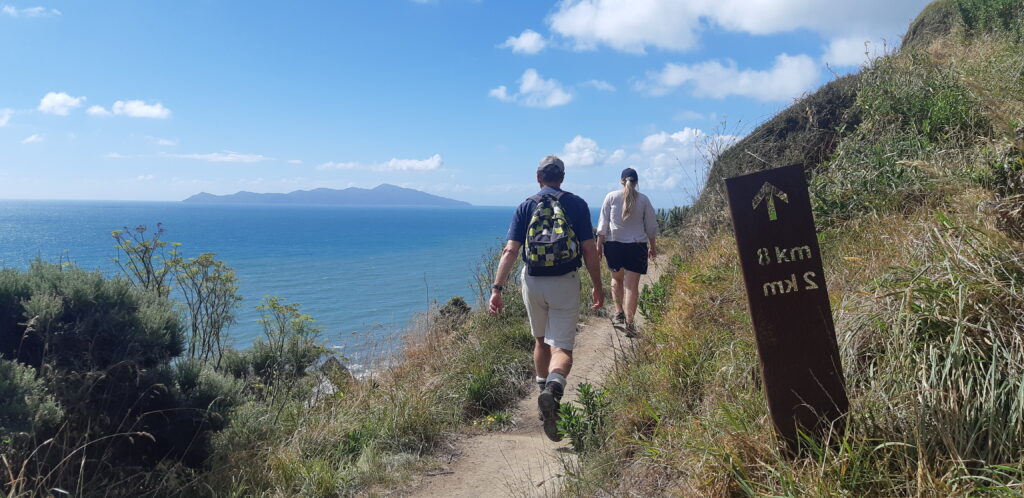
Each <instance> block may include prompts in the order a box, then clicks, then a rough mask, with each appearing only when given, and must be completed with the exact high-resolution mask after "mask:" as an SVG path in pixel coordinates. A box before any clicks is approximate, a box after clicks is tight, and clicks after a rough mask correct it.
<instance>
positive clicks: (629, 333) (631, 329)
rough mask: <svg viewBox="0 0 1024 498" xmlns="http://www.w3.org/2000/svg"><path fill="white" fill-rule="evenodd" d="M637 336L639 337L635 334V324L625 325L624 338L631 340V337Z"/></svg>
mask: <svg viewBox="0 0 1024 498" xmlns="http://www.w3.org/2000/svg"><path fill="white" fill-rule="evenodd" d="M637 335H639V334H637V331H636V324H635V323H627V324H626V337H630V338H633V337H636V336H637Z"/></svg>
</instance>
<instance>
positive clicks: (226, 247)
mask: <svg viewBox="0 0 1024 498" xmlns="http://www.w3.org/2000/svg"><path fill="white" fill-rule="evenodd" d="M512 212H513V208H512V207H459V208H421V207H415V208H414V207H350V206H270V205H200V204H186V203H172V202H123V201H110V202H103V201H0V266H3V267H6V268H11V267H13V268H26V267H27V266H28V265H29V264H30V263H31V261H33V260H34V259H36V258H41V259H43V260H46V261H51V262H59V261H71V262H73V263H75V264H76V265H77V266H79V267H81V268H84V269H87V270H98V271H101V272H102V273H104V274H105V275H109V276H113V275H117V274H118V272H119V270H118V268H117V266H116V265H115V264H114V262H113V260H112V258H114V257H115V256H116V251H115V249H114V244H115V241H114V239H113V238H112V236H111V232H112V231H113V230H118V229H122V228H124V227H129V228H134V227H135V226H138V225H146V226H147V227H149V228H150V230H154V229H155V228H156V223H157V222H160V223H162V224H163V227H164V229H165V230H166V233H165V234H164V236H163V240H167V241H170V242H179V243H181V247H180V248H179V249H180V250H181V252H182V253H183V255H184V256H186V257H188V256H197V255H199V254H200V253H204V252H213V253H216V257H217V259H220V260H222V261H224V262H225V263H226V264H227V265H228V266H230V267H232V268H234V269H235V271H236V272H237V275H238V279H239V292H240V294H241V295H242V296H243V301H242V303H241V306H240V307H239V308H238V310H237V323H236V324H234V325H233V326H231V328H230V329H229V330H228V333H229V335H230V337H231V338H232V341H233V344H234V346H235V347H246V346H247V345H249V344H251V343H252V341H253V340H254V339H255V338H256V337H257V336H259V335H261V334H262V328H261V327H260V325H259V323H258V321H257V320H258V318H259V315H258V313H257V312H256V310H255V306H256V305H258V304H259V303H260V301H261V300H262V299H263V298H264V296H278V297H280V298H283V299H285V300H287V302H290V303H300V304H301V305H302V308H301V309H302V312H304V313H307V314H309V315H311V316H312V317H313V318H314V319H315V320H316V322H315V323H316V325H318V326H319V327H320V329H321V330H322V332H323V335H322V338H323V340H324V342H325V344H327V345H329V346H331V347H334V348H335V349H337V350H339V351H340V352H342V353H343V354H345V355H346V356H349V357H357V356H360V355H362V354H364V353H365V352H366V350H367V348H371V347H380V345H382V344H389V343H390V344H394V343H395V341H396V337H397V336H399V335H400V334H401V333H402V332H403V331H405V330H406V329H407V328H408V326H409V324H410V320H411V319H412V318H413V317H414V315H415V314H416V313H422V312H424V311H426V310H427V309H429V306H431V305H432V304H433V303H435V302H436V303H439V304H444V303H445V302H447V300H448V299H449V298H451V297H452V296H463V297H465V298H466V301H467V302H469V303H470V304H471V305H473V304H475V303H476V291H475V290H473V288H472V285H473V282H474V280H473V274H474V271H475V270H476V267H477V265H478V264H479V263H481V262H482V261H483V258H484V255H485V253H486V252H487V250H488V249H490V248H494V247H498V246H500V245H501V244H502V243H503V242H504V238H505V233H506V230H507V229H508V225H509V222H510V221H511V218H512Z"/></svg>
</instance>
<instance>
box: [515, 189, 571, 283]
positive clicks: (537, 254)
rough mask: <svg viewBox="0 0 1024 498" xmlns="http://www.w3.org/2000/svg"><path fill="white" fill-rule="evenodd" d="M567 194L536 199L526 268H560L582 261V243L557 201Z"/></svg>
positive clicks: (527, 234) (529, 229)
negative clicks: (559, 266) (580, 258)
mask: <svg viewBox="0 0 1024 498" xmlns="http://www.w3.org/2000/svg"><path fill="white" fill-rule="evenodd" d="M564 193H565V192H557V193H555V194H545V195H535V196H533V197H531V199H533V200H534V201H536V202H537V208H536V209H534V210H533V216H532V217H531V218H530V224H529V226H528V227H527V229H526V249H525V254H526V264H527V265H528V266H532V267H545V266H558V265H562V264H566V263H569V262H572V261H576V260H578V259H579V257H580V243H579V240H577V239H576V232H574V231H573V229H572V224H571V223H570V222H569V218H568V217H566V216H565V210H564V209H562V204H561V203H559V202H558V200H559V199H560V198H561V197H562V194H564Z"/></svg>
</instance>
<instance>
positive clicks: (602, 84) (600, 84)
mask: <svg viewBox="0 0 1024 498" xmlns="http://www.w3.org/2000/svg"><path fill="white" fill-rule="evenodd" d="M583 86H589V87H593V88H595V89H597V90H601V91H602V92H614V91H615V86H614V85H612V84H611V83H608V82H607V81H602V80H587V81H584V82H583Z"/></svg>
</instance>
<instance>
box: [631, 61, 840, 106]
mask: <svg viewBox="0 0 1024 498" xmlns="http://www.w3.org/2000/svg"><path fill="white" fill-rule="evenodd" d="M819 75H820V68H819V67H818V64H817V63H816V62H815V61H814V59H812V58H810V57H808V56H806V55H788V54H780V55H778V56H776V57H775V65H773V66H772V67H771V68H770V69H767V70H763V71H760V70H755V69H739V68H738V67H737V66H736V62H734V61H732V60H727V61H725V63H724V64H723V63H722V62H719V61H707V62H702V63H699V64H691V65H686V64H672V63H668V64H665V67H664V68H663V69H662V70H661V71H659V72H651V73H648V74H647V81H643V82H639V83H637V85H636V88H637V89H638V90H641V91H644V92H646V93H648V94H650V95H665V94H667V93H669V92H671V91H673V90H675V89H676V88H678V87H680V86H683V85H689V86H691V87H692V93H693V95H694V96H696V97H711V98H724V97H728V96H730V95H740V96H744V97H750V98H753V99H757V100H760V101H763V102H771V101H783V100H788V99H792V98H795V97H798V96H799V95H800V94H802V93H804V92H806V91H807V90H810V89H811V88H813V87H814V86H815V85H816V84H817V82H818V77H819Z"/></svg>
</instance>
